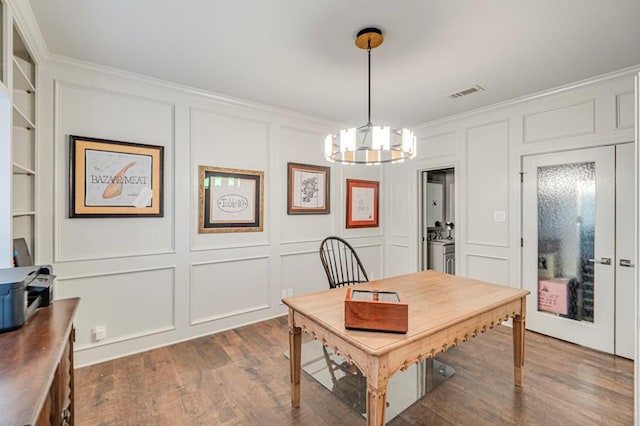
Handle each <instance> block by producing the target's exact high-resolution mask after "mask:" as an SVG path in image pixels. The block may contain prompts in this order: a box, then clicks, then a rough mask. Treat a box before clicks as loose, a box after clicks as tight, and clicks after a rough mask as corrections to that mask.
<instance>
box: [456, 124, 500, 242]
mask: <svg viewBox="0 0 640 426" xmlns="http://www.w3.org/2000/svg"><path fill="white" fill-rule="evenodd" d="M502 126H503V127H504V129H501V128H500V127H502ZM510 127H511V122H510V119H509V118H503V119H498V120H491V121H487V122H486V123H479V124H475V125H473V126H470V127H466V128H465V142H464V144H465V159H466V161H465V184H466V185H465V191H464V197H465V198H464V199H465V208H466V209H467V212H468V211H473V212H474V215H475V216H474V223H472V222H471V215H469V214H466V215H465V219H466V220H465V222H464V223H465V229H464V233H463V234H464V241H465V243H466V244H478V245H480V244H481V245H487V246H496V247H509V227H508V224H509V221H510V212H509V191H508V187H509V183H510V181H511V177H510V176H509V159H510V151H511V150H510V143H509V140H510V139H509V130H510ZM476 131H477V132H485V133H487V132H488V134H485V135H483V134H482V133H480V136H479V137H480V138H482V137H485V138H487V139H486V140H482V139H481V140H477V141H472V140H471V139H472V133H474V132H476ZM503 131H504V134H502V133H500V135H499V136H500V138H503V140H500V139H499V138H498V137H497V136H496V133H498V132H503ZM480 143H484V144H485V146H482V147H479V146H476V145H478V144H480ZM488 144H492V145H488ZM480 148H481V149H480ZM488 154H490V155H488ZM498 154H500V155H501V157H500V158H493V157H492V155H495V156H497V155H498ZM490 157H491V158H490ZM476 162H479V163H480V164H481V165H482V166H481V167H480V168H481V169H482V170H484V171H485V173H484V175H483V176H484V177H483V178H480V177H479V176H476V175H473V173H472V171H471V170H470V169H471V168H474V169H478V166H476ZM499 168H502V169H499ZM478 170H479V169H478ZM489 170H490V171H491V172H492V173H493V175H489V176H487V173H486V172H487V171H489ZM499 172H502V174H499ZM489 178H491V179H492V181H491V182H490V185H489V186H487V184H488V182H487V181H488V179H489ZM457 180H458V179H456V181H457ZM500 185H502V186H504V188H503V187H501V186H500ZM501 190H504V191H501ZM478 194H483V195H482V197H483V199H482V200H480V199H478ZM489 203H493V204H491V205H489ZM480 206H482V207H483V208H482V209H480ZM457 210H458V207H456V211H457ZM499 212H502V213H503V214H504V215H505V218H504V220H503V221H502V222H499V221H498V220H496V218H495V215H496V214H497V213H499ZM491 215H493V216H494V217H493V218H492V217H490V216H491ZM476 217H477V219H476ZM503 228H504V230H503ZM478 233H480V234H483V235H482V236H483V237H484V240H481V239H478V238H476V237H475V236H474V235H477V234H478ZM500 233H502V234H504V235H500ZM456 235H459V234H456ZM493 236H497V238H496V240H497V241H496V240H494V241H492V240H491V239H490V238H491V237H493Z"/></svg>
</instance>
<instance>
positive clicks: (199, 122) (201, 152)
mask: <svg viewBox="0 0 640 426" xmlns="http://www.w3.org/2000/svg"><path fill="white" fill-rule="evenodd" d="M189 126H190V142H191V175H192V179H193V180H192V187H191V194H192V203H191V206H192V210H191V211H192V215H191V217H192V218H193V226H192V227H191V230H192V231H191V232H192V233H193V234H192V235H193V238H192V245H191V248H192V250H208V249H217V248H223V247H228V246H233V247H238V246H252V245H267V244H269V235H268V233H269V227H268V226H267V224H268V223H269V209H270V208H271V203H270V194H269V185H268V184H267V181H268V180H269V179H270V174H269V170H268V165H269V129H270V124H269V123H268V122H267V121H261V120H255V119H251V118H245V117H237V116H233V115H227V114H223V113H220V112H214V111H207V110H203V109H199V108H194V107H192V108H190V123H189ZM201 165H202V166H213V167H223V168H233V169H240V170H255V171H263V172H264V178H265V185H264V191H265V192H264V194H263V198H264V210H263V212H264V218H263V221H264V223H263V229H264V230H263V232H231V233H206V234H200V233H198V223H199V222H198V220H199V202H198V200H199V195H198V194H199V192H198V190H199V188H198V185H199V183H198V166H201Z"/></svg>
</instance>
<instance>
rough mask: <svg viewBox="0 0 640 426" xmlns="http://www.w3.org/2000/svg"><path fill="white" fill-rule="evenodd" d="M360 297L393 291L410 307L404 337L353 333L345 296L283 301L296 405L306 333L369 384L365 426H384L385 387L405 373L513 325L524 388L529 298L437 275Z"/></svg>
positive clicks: (410, 278)
mask: <svg viewBox="0 0 640 426" xmlns="http://www.w3.org/2000/svg"><path fill="white" fill-rule="evenodd" d="M358 289H363V290H380V291H394V292H397V293H398V295H399V296H400V300H401V302H403V303H406V304H408V309H409V314H408V321H409V327H408V331H407V333H406V334H394V333H384V332H372V331H361V330H347V329H346V328H345V326H344V301H345V294H346V288H344V287H342V288H335V289H330V290H325V291H320V292H316V293H309V294H303V295H299V296H294V297H287V298H284V299H283V300H282V301H283V303H284V304H285V305H287V307H288V308H289V351H290V357H289V362H290V374H291V404H292V406H293V407H296V408H297V407H299V406H300V368H301V364H300V360H301V343H302V332H306V333H309V334H311V336H312V337H313V338H314V339H317V340H319V341H321V342H322V343H323V344H324V345H326V346H328V347H330V348H331V349H333V350H334V351H335V352H336V353H338V354H339V355H342V356H343V357H344V358H346V360H347V361H349V362H350V363H352V364H354V365H355V366H356V367H358V369H360V371H361V372H362V373H363V374H364V375H365V376H366V379H367V400H366V404H367V424H368V425H383V424H384V419H385V406H386V398H387V382H388V380H389V378H390V377H391V376H392V375H393V374H394V373H396V372H397V371H399V370H405V369H406V368H407V367H409V366H410V365H412V364H416V363H419V362H421V361H423V360H425V359H428V358H433V357H435V356H436V355H437V354H438V353H440V352H444V351H446V350H448V349H449V348H451V347H454V346H456V345H458V344H459V343H462V342H465V341H466V340H468V339H470V338H471V337H475V336H476V335H478V334H480V333H484V332H485V331H487V330H489V329H492V328H493V327H495V326H497V325H499V324H501V323H503V322H505V321H508V320H509V319H512V320H513V322H512V327H513V365H514V383H515V386H516V387H522V386H523V384H524V340H525V339H524V336H525V306H526V300H525V299H526V297H527V295H528V294H529V291H526V290H522V289H520V288H513V287H507V286H503V285H497V284H490V283H487V282H483V281H478V280H473V279H469V278H464V277H460V276H454V275H448V274H443V273H440V272H435V271H422V272H417V273H412V274H408V275H401V276H397V277H391V278H385V279H381V280H376V281H371V282H369V283H366V284H359V285H358Z"/></svg>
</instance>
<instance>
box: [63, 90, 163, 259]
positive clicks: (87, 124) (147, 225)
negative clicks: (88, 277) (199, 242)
mask: <svg viewBox="0 0 640 426" xmlns="http://www.w3.org/2000/svg"><path fill="white" fill-rule="evenodd" d="M55 93H56V99H55V102H56V104H57V105H58V108H56V110H55V111H56V117H55V120H56V125H57V129H58V132H56V141H55V143H56V154H57V158H56V164H57V167H56V192H57V194H59V195H58V197H56V199H55V203H56V210H55V211H56V220H55V234H54V241H55V243H54V246H55V247H54V250H55V251H54V260H55V262H66V261H77V260H93V259H105V258H116V257H127V256H135V255H150V254H162V253H169V252H172V251H174V227H173V188H174V184H173V145H174V135H173V133H174V131H173V129H174V119H175V111H174V105H172V104H168V103H165V102H161V101H156V100H153V99H147V98H143V97H139V96H134V95H129V94H126V93H119V92H113V91H107V90H104V89H101V88H94V87H84V86H78V85H74V84H67V83H61V82H56V83H55ZM105 117H109V118H108V119H105ZM69 135H77V136H86V137H92V138H98V139H110V140H117V141H123V142H135V143H141V144H149V145H161V146H164V147H165V150H164V217H153V218H104V219H84V218H83V219H70V218H69V211H68V210H69V208H68V205H69V190H68V188H69Z"/></svg>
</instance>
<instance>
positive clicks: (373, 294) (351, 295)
mask: <svg viewBox="0 0 640 426" xmlns="http://www.w3.org/2000/svg"><path fill="white" fill-rule="evenodd" d="M408 318H409V306H408V305H407V304H406V303H402V302H401V301H400V297H399V296H398V293H396V292H393V291H377V290H358V289H355V288H348V289H347V294H346V296H345V300H344V326H345V328H348V329H351V330H371V331H386V332H390V333H406V332H407V330H408V329H409V319H408Z"/></svg>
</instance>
